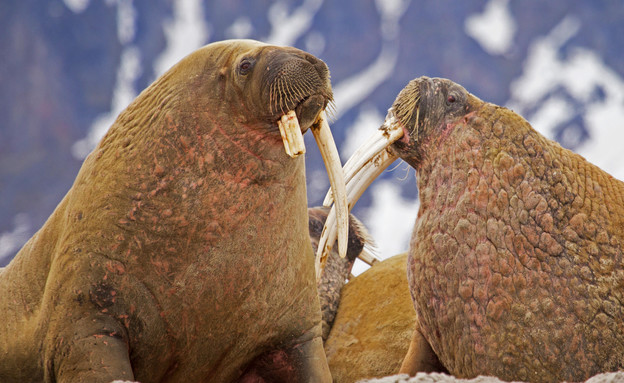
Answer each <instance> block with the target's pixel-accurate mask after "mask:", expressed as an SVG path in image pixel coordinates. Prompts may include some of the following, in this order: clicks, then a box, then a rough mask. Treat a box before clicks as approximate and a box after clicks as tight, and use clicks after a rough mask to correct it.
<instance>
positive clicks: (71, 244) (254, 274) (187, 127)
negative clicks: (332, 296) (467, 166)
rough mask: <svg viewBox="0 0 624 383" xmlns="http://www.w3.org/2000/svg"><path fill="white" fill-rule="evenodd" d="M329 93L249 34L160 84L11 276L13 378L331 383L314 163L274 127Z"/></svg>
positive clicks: (130, 114)
mask: <svg viewBox="0 0 624 383" xmlns="http://www.w3.org/2000/svg"><path fill="white" fill-rule="evenodd" d="M297 78H299V79H300V80H296V79H297ZM303 80H305V82H306V84H307V85H306V84H302V83H301V81H303ZM277 82H279V83H280V84H281V85H280V86H281V88H279V89H277V87H276V86H271V84H276V83H277ZM285 86H290V87H291V90H292V88H296V87H297V86H298V87H299V88H300V89H299V91H298V92H300V93H297V94H292V93H291V94H284V93H280V92H285V91H288V89H286V88H285ZM301 89H303V90H301ZM330 99H331V87H330V85H329V76H328V70H327V67H326V66H325V64H324V63H322V61H320V60H318V59H316V58H314V57H313V56H311V55H309V54H307V53H305V52H302V51H299V50H297V49H294V48H284V47H274V46H269V45H264V44H261V43H258V42H254V41H248V40H241V41H226V42H221V43H214V44H210V45H208V46H206V47H204V48H202V49H200V50H198V51H196V52H195V53H193V54H191V55H189V56H188V57H187V58H185V59H184V60H182V61H181V62H180V63H178V64H177V65H176V66H174V67H173V68H172V69H171V70H170V71H168V72H167V73H166V74H164V75H163V76H162V77H161V78H159V79H158V80H157V81H155V83H154V84H152V85H151V86H150V87H149V88H148V89H146V90H145V91H144V92H143V93H141V95H139V96H138V97H137V99H136V100H135V101H134V102H133V103H132V104H131V105H130V106H129V107H128V108H127V109H126V110H125V111H124V112H122V113H121V114H120V116H119V117H118V119H117V121H116V122H115V124H114V125H113V126H112V127H111V129H110V131H109V132H108V133H107V135H106V136H105V137H104V138H103V140H102V141H101V143H100V144H99V145H98V147H97V148H96V149H95V150H94V152H93V153H91V155H90V156H89V157H88V158H87V159H86V160H85V163H84V164H83V166H82V168H81V170H80V172H79V174H78V176H77V178H76V181H75V183H74V185H73V186H72V188H71V189H70V191H69V192H68V193H67V195H66V196H65V198H64V199H63V200H62V201H61V203H60V204H59V205H58V207H57V208H56V210H55V211H54V213H53V214H52V216H51V217H50V218H49V219H48V221H47V222H46V223H45V225H44V226H43V227H42V229H41V230H39V232H37V233H36V234H35V235H34V236H33V238H32V239H31V240H30V241H29V242H28V243H27V244H26V245H25V246H24V248H23V249H22V250H21V251H20V252H19V253H18V255H17V256H16V258H15V259H14V260H13V261H12V262H11V263H10V264H9V265H8V266H7V268H6V269H4V270H2V273H1V274H0V294H1V296H0V312H2V313H3V326H0V339H2V341H1V342H0V381H2V382H12V381H16V382H18V381H19V382H29V381H33V382H40V381H46V382H78V381H81V382H83V381H88V382H110V381H112V380H115V379H122V380H133V379H135V380H139V381H141V382H142V383H148V382H199V381H202V382H209V381H210V382H227V381H237V380H241V381H253V382H260V381H265V380H267V381H288V382H290V381H313V382H317V381H319V382H320V381H330V380H331V377H330V375H329V370H328V368H327V363H326V360H325V355H324V352H323V349H322V341H321V338H320V311H319V303H318V298H317V294H316V285H315V277H314V260H313V254H312V248H311V245H310V239H309V236H308V216H307V202H306V190H305V185H306V183H305V178H304V177H305V175H304V159H303V157H298V158H294V159H293V158H290V157H288V156H287V155H286V154H285V153H284V148H283V144H282V141H281V139H280V133H279V131H278V129H277V125H276V121H277V120H279V118H280V114H283V113H285V112H286V111H287V110H290V109H294V110H296V111H297V117H299V121H300V123H301V126H302V130H304V131H305V129H307V128H308V127H309V126H310V125H311V124H312V120H313V119H314V117H315V116H316V115H317V114H318V113H319V111H320V110H321V109H322V108H324V107H325V105H326V104H327V102H328V100H330Z"/></svg>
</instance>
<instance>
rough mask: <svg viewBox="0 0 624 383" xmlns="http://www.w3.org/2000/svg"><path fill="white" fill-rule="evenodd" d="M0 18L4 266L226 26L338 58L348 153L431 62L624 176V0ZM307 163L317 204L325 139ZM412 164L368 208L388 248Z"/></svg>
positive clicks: (59, 11) (493, 0)
mask: <svg viewBox="0 0 624 383" xmlns="http://www.w3.org/2000/svg"><path fill="white" fill-rule="evenodd" d="M0 22H1V23H2V25H3V29H4V33H3V34H1V35H0V52H2V53H3V55H2V56H3V57H2V60H0V266H2V265H5V264H7V263H8V262H9V261H10V259H11V258H12V257H13V256H14V255H15V253H16V252H17V251H18V250H19V248H21V246H22V245H23V243H24V242H25V241H26V240H27V239H28V238H30V236H32V234H33V233H34V232H36V231H37V230H38V229H39V228H40V227H41V225H42V224H43V223H44V222H45V220H46V219H47V217H48V216H49V215H50V214H51V213H52V211H53V210H54V208H55V206H56V205H57V204H58V203H59V202H60V200H61V199H62V197H63V196H64V194H65V193H66V192H67V190H68V189H69V188H70V187H71V184H72V182H73V179H74V178H75V176H76V174H77V172H78V169H79V168H80V165H81V163H82V160H83V159H84V157H85V156H86V154H88V153H89V151H90V150H92V149H93V147H94V146H95V144H96V143H97V141H98V140H99V138H100V137H101V136H102V135H103V134H104V132H105V131H106V129H107V128H108V127H109V126H110V124H111V123H112V122H113V121H114V119H115V117H116V116H117V114H118V113H119V112H120V111H121V110H123V108H124V107H125V106H126V105H127V104H128V103H129V102H130V101H131V100H132V99H133V98H134V97H135V96H136V95H137V94H138V93H139V92H140V91H141V90H142V89H144V88H145V87H147V86H148V85H149V84H150V83H151V82H152V81H153V80H154V79H155V78H156V77H157V76H158V75H160V74H162V73H163V72H164V71H165V70H166V69H167V68H169V67H170V66H171V65H172V64H174V63H175V62H177V61H178V60H179V59H180V58H182V57H183V56H184V55H186V54H188V53H190V52H191V51H193V50H194V49H196V48H199V47H200V46H202V45H204V44H206V43H209V42H212V41H217V40H222V39H228V38H253V39H258V40H263V41H266V42H270V43H275V44H279V45H292V46H296V47H298V48H301V49H304V50H307V51H309V52H311V53H313V54H315V55H317V56H318V57H320V58H322V59H323V60H324V61H325V62H326V63H327V64H328V66H329V68H330V70H331V73H332V83H333V86H334V92H335V98H336V107H337V113H336V115H335V116H334V121H333V124H332V127H333V131H334V135H335V139H336V141H337V144H338V146H339V149H340V150H341V154H342V155H343V160H345V161H346V159H347V158H348V157H349V156H350V154H351V153H352V151H353V150H354V149H355V147H357V145H358V144H359V143H360V142H362V141H363V140H365V139H366V138H367V137H368V135H369V134H370V133H371V132H372V131H373V130H374V129H376V128H377V127H378V126H379V125H380V123H381V122H382V120H383V117H384V116H385V113H386V110H387V108H388V107H389V106H390V105H391V103H392V101H393V100H394V98H395V97H396V95H397V93H398V92H399V90H401V88H402V87H403V86H405V84H407V82H408V81H409V80H411V79H412V78H415V77H419V76H421V75H427V76H431V77H447V78H450V79H452V80H454V81H456V82H458V83H460V84H462V85H463V86H464V87H465V88H466V89H468V90H469V91H470V92H472V93H474V94H475V95H477V96H478V97H480V98H482V99H484V100H486V101H490V102H494V103H497V104H500V105H507V106H509V107H511V108H513V109H514V110H516V111H517V112H519V113H520V114H522V115H523V116H524V117H525V118H527V119H528V120H529V121H530V122H531V123H532V124H533V126H534V127H535V128H536V129H538V130H540V131H541V132H542V133H544V134H545V135H547V136H548V137H550V138H553V139H556V140H558V141H559V142H561V143H562V145H564V146H566V147H569V148H571V149H573V150H575V151H578V152H579V153H581V154H583V155H584V156H586V157H587V158H588V159H589V160H590V161H592V162H594V163H596V164H598V165H599V166H601V167H603V168H604V169H605V170H607V171H609V172H610V173H612V174H613V175H614V176H616V177H618V178H620V179H624V161H622V160H621V155H620V146H621V143H622V142H624V129H623V128H624V126H622V125H623V123H622V121H624V49H622V48H623V47H624V3H623V2H622V1H604V2H589V1H583V0H552V1H548V2H543V1H537V0H528V1H526V0H525V1H520V0H489V1H485V2H483V1H476V0H467V1H462V2H457V1H451V0H440V1H435V2H433V1H425V0H419V1H417V0H412V1H409V0H344V1H334V2H329V1H323V0H298V1H295V0H292V1H290V0H288V1H287V0H284V1H268V0H261V1H239V0H230V1H227V2H217V1H200V0H168V1H164V0H154V1H149V2H147V1H133V0H105V1H90V0H65V1H61V0H38V1H34V0H5V1H3V2H2V3H0ZM307 136H309V135H307ZM309 140H311V138H310V137H306V141H307V144H308V148H313V147H314V145H313V144H312V143H311V141H309ZM307 169H308V196H309V203H310V205H315V204H319V203H320V202H321V199H322V196H323V194H324V192H325V190H326V189H327V187H328V181H327V179H326V176H325V171H324V168H323V164H322V162H321V160H320V156H319V155H318V152H317V151H315V150H314V149H311V150H309V151H308V154H307ZM413 174H414V173H413V171H411V172H410V170H409V169H407V167H406V166H405V165H404V164H398V166H397V167H396V170H394V171H393V172H388V173H387V174H385V175H384V177H383V179H382V180H379V181H377V182H376V183H374V184H373V187H371V189H370V191H368V192H366V193H365V195H364V196H363V199H362V200H361V202H360V203H359V204H358V206H357V207H356V209H355V213H356V214H357V215H359V216H360V217H361V218H362V219H363V221H364V222H365V223H366V224H367V225H369V227H370V229H371V232H372V234H373V236H374V237H375V239H376V240H377V242H378V243H379V245H380V253H381V256H383V257H388V256H391V255H393V254H395V253H397V252H399V251H401V250H405V249H406V248H407V238H408V237H409V233H410V232H411V227H412V224H413V222H414V219H415V217H416V211H417V192H416V186H415V182H414V177H413Z"/></svg>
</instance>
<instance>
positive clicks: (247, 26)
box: [224, 16, 254, 39]
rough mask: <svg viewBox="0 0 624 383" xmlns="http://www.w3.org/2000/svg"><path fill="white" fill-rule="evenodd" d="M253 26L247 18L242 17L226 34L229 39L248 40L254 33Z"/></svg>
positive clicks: (235, 21)
mask: <svg viewBox="0 0 624 383" xmlns="http://www.w3.org/2000/svg"><path fill="white" fill-rule="evenodd" d="M253 29H254V28H253V25H252V24H251V20H249V17H247V16H240V17H238V18H237V19H236V20H234V22H233V23H232V25H230V26H229V27H228V28H227V29H226V30H225V32H224V34H225V36H226V38H228V39H247V38H249V36H251V34H252V33H253Z"/></svg>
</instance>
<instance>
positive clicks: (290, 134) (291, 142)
mask: <svg viewBox="0 0 624 383" xmlns="http://www.w3.org/2000/svg"><path fill="white" fill-rule="evenodd" d="M277 125H278V127H279V131H280V134H281V136H282V141H283V142H284V149H285V151H286V154H288V155H289V156H290V157H293V158H294V157H297V156H299V155H301V154H303V153H305V144H304V141H303V133H302V132H301V127H300V125H299V119H298V118H297V114H296V112H295V111H294V110H290V111H288V113H286V114H284V115H283V116H282V117H281V118H280V120H279V121H278V124H277ZM311 129H312V134H313V135H314V139H315V140H316V144H317V145H318V147H319V151H320V153H321V157H322V158H323V162H324V163H325V168H326V169H327V176H328V178H329V184H330V185H331V190H332V193H333V195H335V196H337V197H336V203H335V206H336V208H333V209H332V211H333V220H332V225H333V227H334V230H333V232H334V237H333V240H332V241H331V242H329V243H328V242H327V241H325V242H322V243H319V254H323V255H324V258H323V259H326V258H327V254H329V252H330V250H331V248H332V246H333V243H334V242H335V241H336V238H338V254H340V256H341V257H343V258H344V257H345V256H346V254H347V246H348V240H349V210H348V208H347V194H346V188H345V181H344V174H343V171H342V164H341V162H340V155H339V154H338V149H337V148H336V142H335V141H334V137H333V136H332V133H331V130H330V128H329V124H328V123H327V117H326V116H325V111H323V110H321V112H320V113H319V114H318V116H317V117H316V121H315V122H314V123H313V124H312V126H311ZM336 210H337V213H336ZM336 221H337V222H338V225H337V228H336ZM327 227H328V226H327V223H326V224H325V227H324V228H323V233H325V232H326V231H327ZM336 231H337V232H338V233H337V234H336ZM320 256H321V255H319V256H318V257H317V259H320V258H319V257H320ZM317 264H319V261H317ZM319 277H320V270H319V269H318V268H317V279H318V278H319Z"/></svg>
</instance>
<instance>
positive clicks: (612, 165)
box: [507, 16, 624, 180]
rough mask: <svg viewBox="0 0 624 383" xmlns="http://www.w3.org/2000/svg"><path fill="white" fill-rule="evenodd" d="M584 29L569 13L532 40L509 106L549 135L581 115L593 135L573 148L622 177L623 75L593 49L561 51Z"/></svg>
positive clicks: (623, 131)
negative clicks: (549, 29)
mask: <svg viewBox="0 0 624 383" xmlns="http://www.w3.org/2000/svg"><path fill="white" fill-rule="evenodd" d="M580 28H581V24H580V22H579V21H578V20H577V19H576V18H574V17H572V16H568V17H566V18H565V19H563V20H562V21H561V22H560V23H559V24H558V25H557V26H555V27H554V28H553V30H552V31H551V32H550V33H549V34H548V35H547V36H544V37H541V38H538V39H536V40H535V41H534V42H533V43H532V45H531V46H530V48H529V52H528V57H527V59H526V63H525V66H524V72H523V74H522V75H521V76H520V77H519V78H517V79H516V80H515V81H514V82H513V83H512V84H511V99H510V100H509V102H508V103H507V106H508V107H509V108H511V109H513V110H515V111H516V112H517V113H519V114H521V115H523V116H524V117H525V118H526V119H527V120H528V121H529V122H530V123H531V124H532V126H533V127H534V128H535V129H536V130H538V131H540V132H541V133H542V134H544V135H545V136H547V137H549V138H551V139H554V138H555V134H556V132H557V131H558V130H559V128H561V127H562V126H563V127H564V128H565V125H567V124H572V121H571V120H572V119H573V118H574V117H575V116H576V115H578V116H580V117H581V118H582V120H583V121H584V123H585V125H586V127H587V129H588V131H589V138H588V139H586V140H585V141H583V142H581V143H580V145H579V146H578V147H576V148H575V149H574V151H575V152H577V153H579V154H581V155H582V156H584V157H585V158H587V160H589V161H590V162H592V163H594V164H595V165H598V166H599V167H601V168H602V169H604V170H605V171H607V172H609V173H610V174H611V175H613V176H614V177H616V178H618V179H621V180H624V162H623V161H622V154H621V147H622V142H624V129H623V128H624V123H622V121H624V79H623V78H622V77H621V76H619V75H618V74H617V73H616V72H615V71H614V70H613V69H611V68H610V67H608V66H607V65H606V64H605V63H604V61H603V60H602V58H601V57H599V56H598V55H597V54H596V53H595V52H593V51H591V50H589V49H586V48H573V49H570V51H569V54H567V55H562V53H561V49H562V47H563V45H564V44H565V43H566V42H567V41H568V40H569V39H570V38H572V37H573V36H574V35H576V34H577V33H578V32H579V30H580ZM561 90H563V91H564V93H565V94H562V92H561ZM596 94H602V95H603V96H602V97H597V96H596ZM571 100H572V101H574V102H575V104H576V105H575V104H573V103H572V101H571ZM579 105H581V107H580V110H579ZM532 110H535V111H534V112H531V111H532ZM568 131H570V132H571V133H569V134H572V135H574V134H576V133H574V130H572V129H568V130H564V132H568ZM571 139H574V137H572V138H571Z"/></svg>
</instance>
